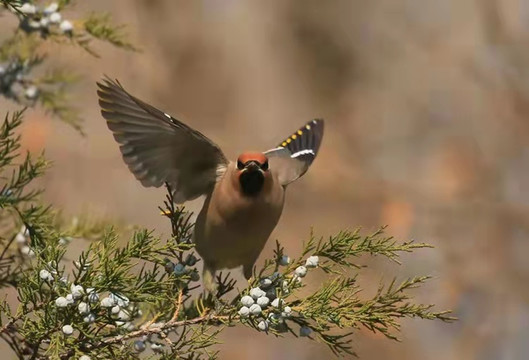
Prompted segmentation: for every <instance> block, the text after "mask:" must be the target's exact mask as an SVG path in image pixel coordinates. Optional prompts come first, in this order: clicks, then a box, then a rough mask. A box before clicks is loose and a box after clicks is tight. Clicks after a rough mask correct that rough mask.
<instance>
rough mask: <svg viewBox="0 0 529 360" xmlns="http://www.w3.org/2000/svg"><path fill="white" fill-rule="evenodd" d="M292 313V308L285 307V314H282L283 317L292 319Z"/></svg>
mask: <svg viewBox="0 0 529 360" xmlns="http://www.w3.org/2000/svg"><path fill="white" fill-rule="evenodd" d="M291 313H292V308H291V307H290V306H285V307H284V308H283V312H282V313H281V316H283V317H290V315H291Z"/></svg>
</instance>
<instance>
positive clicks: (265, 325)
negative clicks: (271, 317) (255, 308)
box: [257, 320, 268, 331]
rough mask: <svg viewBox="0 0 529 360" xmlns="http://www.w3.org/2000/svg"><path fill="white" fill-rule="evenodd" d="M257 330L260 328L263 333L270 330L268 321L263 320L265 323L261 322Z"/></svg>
mask: <svg viewBox="0 0 529 360" xmlns="http://www.w3.org/2000/svg"><path fill="white" fill-rule="evenodd" d="M257 328H259V330H261V331H266V330H268V321H266V320H263V321H261V322H259V324H257Z"/></svg>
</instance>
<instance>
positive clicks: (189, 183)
mask: <svg viewBox="0 0 529 360" xmlns="http://www.w3.org/2000/svg"><path fill="white" fill-rule="evenodd" d="M97 87H98V89H97V94H98V98H99V106H100V108H101V115H102V116H103V118H104V119H105V120H106V123H107V126H108V128H109V129H110V130H111V131H112V133H113V136H114V139H115V140H116V141H117V143H118V144H119V149H120V151H121V154H122V157H123V160H124V162H125V164H126V165H127V166H128V168H129V169H130V171H131V172H132V173H133V174H134V176H135V177H136V179H137V180H139V181H140V183H141V184H142V185H143V186H145V187H160V186H162V185H164V184H168V185H169V188H170V189H172V195H173V201H174V203H176V204H181V203H184V202H186V201H189V200H193V199H196V198H198V197H200V196H205V200H204V204H203V206H202V209H201V211H200V212H199V214H198V216H197V218H196V221H195V227H194V233H193V240H194V243H195V248H196V251H197V253H198V254H199V255H200V256H201V258H202V260H203V264H204V266H203V272H202V280H203V283H204V286H205V288H206V289H209V290H214V289H215V287H216V283H215V273H216V271H217V270H220V269H233V268H237V267H240V266H242V269H243V274H244V277H245V278H246V279H250V278H251V277H252V274H253V267H254V264H255V262H256V261H257V258H258V256H259V254H260V253H261V251H262V249H263V247H264V245H265V243H266V241H267V240H268V238H269V236H270V234H271V233H272V231H273V230H274V228H275V227H276V225H277V223H278V221H279V218H280V217H281V213H282V211H283V206H284V202H285V191H286V188H287V186H288V185H289V184H291V183H292V182H294V181H295V180H297V179H298V178H300V177H301V176H303V175H304V174H305V173H306V172H307V170H308V169H309V167H310V166H311V164H312V162H313V161H314V159H315V158H316V155H317V154H318V150H319V148H320V145H321V141H322V138H323V130H324V120H323V119H314V120H311V121H309V122H307V123H306V124H305V125H303V126H302V127H301V128H299V129H298V130H296V131H295V132H294V133H292V134H291V135H290V136H289V137H287V138H286V139H284V140H283V141H281V142H280V143H279V144H278V145H277V146H275V147H273V148H271V149H269V150H267V151H263V152H260V151H244V152H242V153H241V154H240V155H239V156H238V158H237V159H236V160H235V161H230V160H228V159H227V157H226V156H225V155H224V153H223V152H222V150H221V149H220V148H219V147H218V146H217V145H216V144H215V143H214V142H213V141H211V140H210V139H209V138H207V137H206V136H205V135H203V134H202V133H200V132H199V131H197V130H195V129H193V128H191V127H189V126H188V125H186V124H184V123H183V122H181V121H179V120H177V119H176V118H174V117H172V116H171V115H169V114H167V113H165V112H163V111H161V110H159V109H157V108H155V107H154V106H152V105H149V104H148V103H146V102H144V101H142V100H140V99H139V98H137V97H135V96H133V95H131V94H130V93H129V92H127V91H126V90H125V89H124V87H123V86H122V85H121V83H120V82H119V81H118V80H111V79H110V78H108V77H105V78H104V79H102V80H101V81H100V82H97Z"/></svg>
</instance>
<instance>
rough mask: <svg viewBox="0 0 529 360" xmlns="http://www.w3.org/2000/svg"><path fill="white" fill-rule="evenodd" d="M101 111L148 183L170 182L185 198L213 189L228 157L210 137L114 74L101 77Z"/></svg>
mask: <svg viewBox="0 0 529 360" xmlns="http://www.w3.org/2000/svg"><path fill="white" fill-rule="evenodd" d="M97 85H98V87H99V89H98V90H97V94H98V95H99V105H100V106H101V114H102V115H103V117H104V118H105V119H106V120H107V125H108V128H109V129H110V130H112V132H113V134H114V138H115V139H116V141H117V142H118V143H119V144H120V150H121V154H122V155H123V160H124V161H125V163H126V164H127V165H128V167H129V169H130V171H131V172H132V173H133V174H134V176H135V177H136V179H138V180H139V181H140V182H141V183H142V185H143V186H154V187H159V186H161V185H163V184H164V183H165V182H167V183H169V184H170V185H171V187H172V189H173V190H174V197H175V202H177V203H181V202H184V201H187V200H191V199H194V198H197V197H199V196H200V195H203V194H206V193H207V192H209V191H210V190H211V189H212V187H213V186H214V184H215V181H216V178H217V171H218V170H219V169H222V168H223V167H225V166H226V165H227V163H228V161H227V159H226V157H225V156H224V154H223V153H222V151H221V150H220V149H219V147H218V146H217V145H215V144H214V143H213V142H212V141H211V140H209V139H208V138H207V137H205V136H204V135H202V134H201V133H200V132H198V131H196V130H194V129H191V128H190V127H189V126H187V125H185V124H184V123H182V122H180V121H178V120H176V119H175V118H173V117H172V116H170V115H168V114H166V113H164V112H162V111H160V110H158V109H156V108H154V107H152V106H151V105H149V104H147V103H145V102H143V101H141V100H139V99H137V98H135V97H134V96H132V95H130V94H129V93H128V92H127V91H125V89H123V87H122V86H121V84H119V83H118V82H114V81H112V80H110V79H105V80H103V81H102V82H101V83H97Z"/></svg>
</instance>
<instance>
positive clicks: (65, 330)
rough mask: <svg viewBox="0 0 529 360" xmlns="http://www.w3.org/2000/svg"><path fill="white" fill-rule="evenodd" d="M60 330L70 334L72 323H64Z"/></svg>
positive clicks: (71, 332)
mask: <svg viewBox="0 0 529 360" xmlns="http://www.w3.org/2000/svg"><path fill="white" fill-rule="evenodd" d="M62 332H63V334H64V335H72V334H73V327H72V325H64V326H63V327H62Z"/></svg>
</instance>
